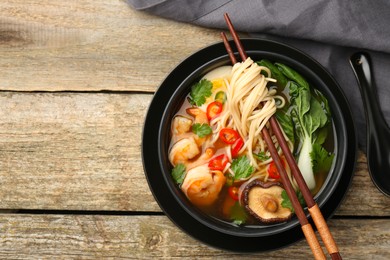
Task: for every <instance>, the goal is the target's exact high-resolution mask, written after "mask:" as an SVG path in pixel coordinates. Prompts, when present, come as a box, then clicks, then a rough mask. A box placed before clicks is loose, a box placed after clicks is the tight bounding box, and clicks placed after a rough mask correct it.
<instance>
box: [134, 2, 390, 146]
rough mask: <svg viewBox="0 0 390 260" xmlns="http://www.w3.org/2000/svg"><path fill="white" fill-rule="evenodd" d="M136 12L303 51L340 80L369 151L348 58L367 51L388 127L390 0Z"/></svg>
mask: <svg viewBox="0 0 390 260" xmlns="http://www.w3.org/2000/svg"><path fill="white" fill-rule="evenodd" d="M127 1H128V3H129V4H130V5H131V6H133V8H135V9H137V10H142V11H145V12H148V13H151V14H154V15H158V16H162V17H165V18H169V19H173V20H177V21H181V22H187V23H192V24H196V25H200V26H204V27H210V28H220V29H226V28H227V26H226V24H225V20H224V18H223V14H224V13H228V14H229V16H230V18H231V20H232V22H233V24H234V26H235V28H236V30H237V31H241V32H247V33H249V34H250V35H251V36H252V37H260V38H268V39H273V40H277V41H280V42H283V43H286V44H289V45H291V46H294V47H295V48H297V49H300V50H302V51H304V52H306V53H307V54H309V55H310V56H312V57H313V58H315V59H316V60H317V61H318V62H320V63H321V64H322V65H323V66H324V67H326V68H327V69H328V71H329V72H330V73H331V74H332V75H333V76H334V77H335V78H336V80H337V81H338V83H339V84H340V86H341V87H342V89H343V90H344V93H345V94H346V97H347V99H348V101H349V104H350V106H351V109H352V113H353V116H354V120H355V125H356V129H357V134H358V141H359V146H360V147H361V148H362V149H363V150H365V148H366V123H365V115H364V108H363V102H362V98H361V95H360V92H359V88H358V86H357V82H356V79H355V76H354V74H353V71H352V69H351V67H350V65H349V57H350V56H351V55H352V53H354V52H356V51H358V50H362V49H364V50H366V51H367V52H368V53H369V54H370V55H371V59H372V63H373V68H374V77H375V81H376V83H377V87H378V96H379V102H380V105H381V107H382V111H383V114H384V116H385V119H386V120H387V123H388V124H389V122H390V86H388V85H389V83H388V78H389V76H388V72H390V29H389V25H390V1H386V0H376V1H348V0H347V1H345V0H295V1H284V0H263V1H256V0H245V1H238V0H237V1H232V0H212V1H207V0H148V1H145V0H127Z"/></svg>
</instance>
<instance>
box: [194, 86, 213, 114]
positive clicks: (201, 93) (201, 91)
mask: <svg viewBox="0 0 390 260" xmlns="http://www.w3.org/2000/svg"><path fill="white" fill-rule="evenodd" d="M212 88H213V83H211V81H209V80H207V79H202V80H201V81H199V82H198V83H196V84H194V85H193V86H192V87H191V93H190V103H191V104H192V105H196V106H198V107H200V106H201V105H203V104H204V103H205V102H206V98H207V97H210V96H211V94H212V92H211V89H212Z"/></svg>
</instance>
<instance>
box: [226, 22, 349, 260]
mask: <svg viewBox="0 0 390 260" xmlns="http://www.w3.org/2000/svg"><path fill="white" fill-rule="evenodd" d="M224 17H225V20H226V23H227V25H228V27H229V30H230V33H231V34H232V37H233V40H234V43H235V44H236V46H237V50H238V53H239V54H240V57H241V59H242V61H245V60H246V59H247V57H248V56H247V54H246V52H245V50H244V48H243V46H242V44H241V41H240V38H239V37H238V35H237V33H236V31H235V29H234V27H233V24H232V22H231V21H230V18H229V16H228V14H225V15H224ZM221 37H222V39H223V42H224V44H225V48H226V50H227V52H228V54H229V58H230V60H231V62H232V64H235V63H237V60H236V58H235V56H234V53H233V50H232V49H231V47H230V45H229V42H228V39H227V37H226V34H225V33H224V32H222V33H221ZM269 123H270V126H271V128H272V131H273V132H274V134H275V136H276V139H277V140H278V143H279V145H280V147H281V148H282V151H283V154H284V156H285V158H286V160H287V163H288V164H289V166H290V168H291V172H292V174H293V176H294V178H295V180H296V182H297V184H298V186H299V189H300V190H301V192H302V195H303V197H304V199H305V201H306V205H307V207H308V209H309V213H310V215H311V217H312V219H313V221H314V224H315V226H316V227H317V230H318V233H319V234H320V236H321V239H322V241H323V242H324V245H325V247H326V249H327V251H328V253H329V254H330V256H331V258H332V259H342V258H341V255H340V253H339V250H338V248H337V245H336V243H335V241H334V239H333V236H332V234H331V233H330V230H329V228H328V225H327V224H326V221H325V219H324V217H323V215H322V213H321V211H320V208H319V207H318V205H317V203H316V202H315V201H314V199H313V196H312V195H311V193H310V190H309V188H308V187H307V184H306V182H305V180H304V179H303V176H302V174H301V171H300V170H299V168H298V165H297V163H296V162H295V159H294V157H293V155H292V154H291V152H290V149H289V148H288V145H287V142H286V140H285V139H284V136H283V133H282V131H281V129H280V126H279V124H278V122H277V120H276V118H275V117H274V116H272V117H271V118H270V120H269ZM262 135H263V137H264V140H265V142H266V144H267V146H268V148H269V151H270V153H271V157H272V159H273V161H274V162H275V165H276V168H277V170H278V171H279V174H280V178H281V181H282V184H283V186H284V188H285V190H286V192H287V195H288V197H289V198H290V201H291V203H292V205H293V208H294V211H295V214H296V215H297V218H298V220H299V223H300V224H301V228H302V231H303V233H304V235H305V237H306V240H307V243H308V244H309V246H310V248H311V250H312V252H313V254H314V257H315V259H326V257H325V255H324V252H323V250H322V248H321V246H320V243H319V241H318V239H317V236H316V234H315V232H314V230H313V227H312V226H311V224H310V223H309V221H308V219H307V218H306V215H305V213H304V211H303V209H302V206H301V204H300V203H299V201H298V198H297V195H296V193H295V190H294V188H293V187H292V185H291V183H290V180H289V178H288V176H287V173H286V170H285V168H284V167H283V164H282V162H281V159H280V157H279V154H278V152H277V150H276V148H275V145H274V143H273V142H272V139H271V136H270V133H269V132H268V129H267V128H266V127H264V128H263V129H262Z"/></svg>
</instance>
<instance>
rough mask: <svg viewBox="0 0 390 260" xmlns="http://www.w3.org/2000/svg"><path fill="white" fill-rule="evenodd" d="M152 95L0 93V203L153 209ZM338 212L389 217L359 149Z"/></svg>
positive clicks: (10, 206) (389, 208)
mask: <svg viewBox="0 0 390 260" xmlns="http://www.w3.org/2000/svg"><path fill="white" fill-rule="evenodd" d="M151 98H152V95H149V94H96V93H90V94H89V93H7V92H2V93H0V118H2V120H1V122H0V137H1V138H0V169H2V170H1V171H0V183H1V186H0V197H1V198H2V200H1V201H0V208H3V209H52V210H65V209H66V210H122V211H155V212H157V211H160V208H159V207H158V205H157V203H156V202H155V201H154V198H153V196H152V195H151V192H150V190H149V188H148V185H147V183H146V179H145V176H144V171H143V166H142V160H141V134H142V127H143V123H144V118H145V115H146V112H147V108H148V106H149V104H150V101H151ZM156 163H157V162H156ZM337 214H341V215H359V216H369V215H376V216H389V215H390V200H389V199H388V198H386V197H385V196H383V195H382V194H381V193H379V192H378V191H377V190H376V188H375V187H374V185H373V184H372V182H371V180H370V179H369V176H368V173H367V164H366V160H365V157H364V155H363V154H362V153H360V156H359V160H358V164H357V169H356V172H355V176H354V179H353V184H352V186H351V189H350V192H349V193H348V195H347V197H346V199H345V202H344V203H343V205H342V206H341V208H340V209H339V210H338V211H337Z"/></svg>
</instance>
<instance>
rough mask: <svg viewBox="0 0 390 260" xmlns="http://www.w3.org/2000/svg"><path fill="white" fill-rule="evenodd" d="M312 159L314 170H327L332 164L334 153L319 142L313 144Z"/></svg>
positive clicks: (316, 171)
mask: <svg viewBox="0 0 390 260" xmlns="http://www.w3.org/2000/svg"><path fill="white" fill-rule="evenodd" d="M310 157H311V161H312V163H313V172H314V173H319V172H327V171H329V170H330V167H331V166H332V162H333V158H334V153H329V152H328V151H326V150H325V148H323V147H322V146H321V145H319V144H313V150H312V152H311V153H310Z"/></svg>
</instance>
